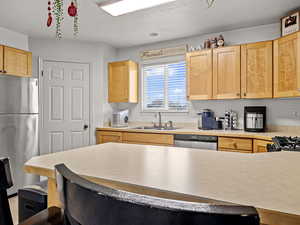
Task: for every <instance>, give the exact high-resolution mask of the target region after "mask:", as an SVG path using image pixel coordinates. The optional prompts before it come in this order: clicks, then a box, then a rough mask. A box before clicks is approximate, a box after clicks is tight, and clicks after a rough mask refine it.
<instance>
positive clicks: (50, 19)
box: [47, 15, 52, 27]
mask: <svg viewBox="0 0 300 225" xmlns="http://www.w3.org/2000/svg"><path fill="white" fill-rule="evenodd" d="M51 24H52V16H51V15H49V16H48V20H47V27H50V26H51Z"/></svg>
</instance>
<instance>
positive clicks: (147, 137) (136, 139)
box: [122, 132, 174, 146]
mask: <svg viewBox="0 0 300 225" xmlns="http://www.w3.org/2000/svg"><path fill="white" fill-rule="evenodd" d="M122 139H123V142H125V143H131V144H148V145H166V146H172V145H173V144H174V136H173V135H169V134H150V133H131V132H124V133H123V136H122Z"/></svg>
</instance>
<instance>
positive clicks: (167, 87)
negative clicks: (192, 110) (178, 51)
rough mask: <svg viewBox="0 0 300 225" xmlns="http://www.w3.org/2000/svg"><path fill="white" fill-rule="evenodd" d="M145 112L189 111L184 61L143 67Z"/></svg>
mask: <svg viewBox="0 0 300 225" xmlns="http://www.w3.org/2000/svg"><path fill="white" fill-rule="evenodd" d="M143 110H152V111H186V110H187V100H186V65H185V62H184V61H180V62H176V63H167V64H159V65H151V66H144V67H143Z"/></svg>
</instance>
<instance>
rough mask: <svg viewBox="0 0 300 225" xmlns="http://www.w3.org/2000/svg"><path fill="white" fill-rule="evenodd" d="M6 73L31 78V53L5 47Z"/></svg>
mask: <svg viewBox="0 0 300 225" xmlns="http://www.w3.org/2000/svg"><path fill="white" fill-rule="evenodd" d="M4 73H6V74H8V75H15V76H20V77H31V76H32V54H31V52H27V51H23V50H20V49H15V48H11V47H7V46H4Z"/></svg>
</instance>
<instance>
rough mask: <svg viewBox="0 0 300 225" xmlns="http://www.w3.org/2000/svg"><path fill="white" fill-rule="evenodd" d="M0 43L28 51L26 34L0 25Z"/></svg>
mask: <svg viewBox="0 0 300 225" xmlns="http://www.w3.org/2000/svg"><path fill="white" fill-rule="evenodd" d="M0 45H6V46H10V47H14V48H19V49H22V50H25V51H28V36H27V35H25V34H21V33H17V32H15V31H11V30H8V29H6V28H3V27H0Z"/></svg>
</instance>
